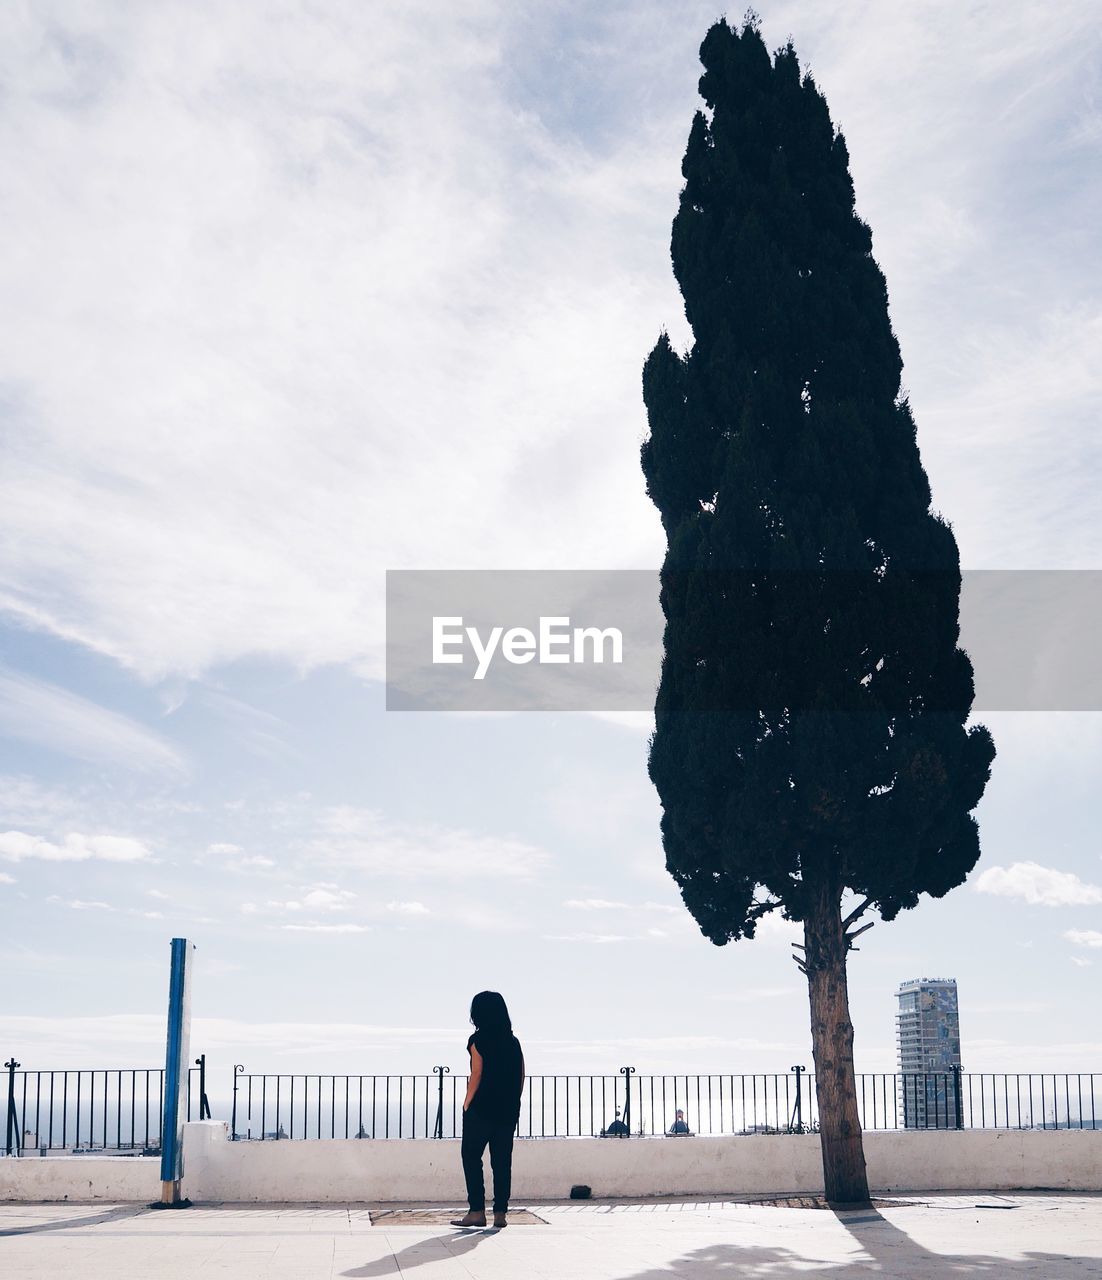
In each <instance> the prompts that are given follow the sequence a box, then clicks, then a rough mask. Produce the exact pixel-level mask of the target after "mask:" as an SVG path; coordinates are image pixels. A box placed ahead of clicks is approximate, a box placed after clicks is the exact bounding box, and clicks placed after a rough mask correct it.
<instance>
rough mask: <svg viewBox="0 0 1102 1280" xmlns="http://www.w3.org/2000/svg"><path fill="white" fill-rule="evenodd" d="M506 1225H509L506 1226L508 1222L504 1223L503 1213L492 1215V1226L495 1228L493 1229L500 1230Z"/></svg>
mask: <svg viewBox="0 0 1102 1280" xmlns="http://www.w3.org/2000/svg"><path fill="white" fill-rule="evenodd" d="M508 1225H509V1224H508V1222H506V1221H505V1215H504V1214H503V1213H495V1214H494V1226H495V1228H497V1229H498V1230H500V1229H501V1228H502V1227H507V1226H508Z"/></svg>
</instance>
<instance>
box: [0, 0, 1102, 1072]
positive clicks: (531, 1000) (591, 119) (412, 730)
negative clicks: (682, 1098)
mask: <svg viewBox="0 0 1102 1280" xmlns="http://www.w3.org/2000/svg"><path fill="white" fill-rule="evenodd" d="M1093 9H1094V6H1092V5H1091V4H1089V3H1087V2H1086V0H1058V2H1057V3H1053V4H1049V5H1046V6H1044V7H1043V9H1042V8H1040V7H1038V6H1034V5H1027V4H1024V3H1010V4H1005V3H1004V4H994V3H991V4H988V3H969V4H961V3H957V2H953V3H948V2H945V0H931V2H929V3H924V4H922V5H911V6H894V5H893V6H888V5H880V4H873V3H848V2H840V0H836V2H835V3H824V2H823V0H804V2H803V3H800V4H794V3H793V4H788V3H762V4H761V5H760V16H761V24H762V31H763V34H764V36H765V39H766V41H767V43H768V44H769V45H770V47H775V46H777V45H779V44H781V43H783V42H784V41H785V40H786V39H787V38H788V37H789V36H791V37H792V39H793V41H794V43H795V46H796V49H797V51H798V53H799V55H800V58H801V61H802V65H803V66H804V67H809V68H810V69H811V70H812V72H813V74H814V75H815V78H816V80H817V82H818V84H819V85H820V87H821V89H822V90H823V92H824V93H825V95H826V97H827V100H828V103H829V104H830V108H831V111H832V115H833V118H834V121H835V123H836V124H837V125H838V126H839V127H840V128H841V129H842V130H843V132H844V133H845V136H846V140H847V145H848V147H849V151H850V154H851V157H852V172H853V176H854V182H855V186H856V191H857V203H858V210H859V212H860V213H861V215H862V216H863V217H864V218H865V219H866V221H868V222H869V223H870V225H871V227H872V230H873V238H874V252H875V255H876V257H877V260H878V262H879V263H880V266H881V268H882V269H883V271H884V273H885V276H886V278H887V282H888V288H889V294H890V300H891V315H892V322H893V325H894V327H895V330H896V333H897V335H898V337H899V340H900V344H901V347H902V352H903V357H904V361H905V371H904V384H905V387H906V389H907V392H908V394H909V396H910V400H911V404H912V407H913V410H914V413H915V417H916V420H917V423H918V430H919V443H920V447H921V449H922V455H923V460H924V463H925V466H926V469H927V471H928V473H929V475H930V479H931V484H932V487H933V492H934V502H935V506H936V507H937V509H938V510H940V511H941V512H943V513H944V514H945V516H946V517H947V518H948V519H949V520H950V521H951V522H952V525H953V527H954V530H955V532H956V536H957V539H958V542H959V544H960V549H961V559H962V564H963V565H964V567H965V568H967V569H1040V568H1075V569H1093V568H1098V567H1100V561H1102V511H1100V496H1099V495H1100V494H1102V485H1100V483H1099V480H1100V474H1099V473H1100V470H1102V445H1100V439H1099V435H1098V430H1097V405H1098V402H1099V393H1100V391H1102V366H1100V365H1099V362H1098V358H1097V353H1098V350H1099V347H1100V343H1102V280H1100V274H1102V267H1100V265H1099V264H1100V263H1102V255H1100V254H1099V253H1098V249H1099V245H1098V230H1097V223H1098V220H1097V209H1098V208H1099V207H1100V204H1102V201H1100V196H1102V166H1100V164H1099V148H1100V145H1102V101H1100V97H1099V70H1100V66H1102V34H1100V31H1099V27H1098V24H1097V21H1096V14H1095V13H1094V12H1093ZM716 16H717V12H716V10H715V8H714V6H713V5H705V4H697V3H692V2H688V0H686V2H685V3H678V4H670V3H658V2H654V3H647V2H645V0H644V2H641V3H632V4H630V5H628V4H617V3H610V4H605V5H600V6H592V5H582V4H580V3H578V4H565V3H563V4H557V3H544V2H542V0H541V2H540V3H521V4H513V3H510V4H505V3H501V4H495V3H481V2H479V0H473V2H471V3H465V4H463V5H460V6H457V5H445V4H443V3H441V2H440V0H433V2H430V3H402V4H395V3H373V4H371V5H363V4H360V3H340V2H339V0H321V2H320V3H316V4H310V5H307V4H301V3H300V4H293V3H274V4H263V5H262V4H259V3H245V2H243V3H240V4H235V5H231V6H226V5H214V4H205V3H202V2H198V3H197V2H194V0H189V2H188V3H177V2H175V0H163V2H161V3H158V4H157V5H145V6H136V5H130V4H123V3H116V4H108V3H94V2H92V0H88V2H87V3H77V4H73V3H49V2H48V0H47V2H44V3H39V4H35V5H33V6H32V5H25V4H13V5H8V6H5V7H4V8H3V10H2V11H0V36H2V38H0V61H2V63H3V66H2V75H3V82H4V84H5V92H4V95H3V97H2V98H0V141H2V145H3V152H4V155H5V157H6V163H5V165H4V167H3V172H2V174H0V233H2V243H3V244H4V246H5V247H4V252H3V254H2V255H0V281H2V286H3V290H4V294H5V297H6V299H7V304H8V305H7V306H6V307H4V308H3V311H2V314H0V326H2V330H3V332H2V341H0V353H2V354H0V433H2V441H0V451H2V452H0V459H2V461H0V733H2V735H3V746H2V758H0V910H2V912H3V921H4V923H3V927H2V929H0V1049H2V1050H3V1052H4V1054H5V1056H6V1055H7V1054H8V1053H15V1054H16V1055H17V1057H18V1058H19V1060H20V1061H21V1062H23V1063H24V1065H27V1066H32V1067H35V1068H38V1067H42V1068H50V1067H61V1066H73V1065H78V1064H79V1065H83V1066H133V1065H157V1064H158V1062H159V1060H160V1059H161V1057H162V1055H163V1037H164V1007H165V1000H166V991H167V973H168V942H169V939H170V938H171V937H173V936H187V937H188V938H190V939H192V940H193V941H194V942H195V943H196V947H197V951H196V963H197V968H196V977H195V988H194V996H193V1000H194V1004H193V1012H194V1019H195V1021H194V1029H193V1047H194V1048H195V1049H196V1051H199V1050H205V1051H206V1052H207V1054H208V1058H209V1059H210V1061H211V1064H212V1070H213V1071H214V1072H215V1073H216V1074H217V1073H220V1074H218V1078H219V1079H220V1078H221V1077H222V1076H225V1077H226V1078H227V1079H228V1073H229V1071H230V1067H231V1064H232V1063H233V1062H234V1061H239V1062H243V1063H245V1064H246V1065H247V1066H248V1067H249V1069H250V1070H253V1071H264V1070H270V1071H275V1070H280V1071H290V1070H305V1069H309V1070H311V1071H342V1072H344V1071H353V1072H359V1071H364V1072H386V1071H392V1072H397V1071H415V1072H428V1071H430V1070H431V1067H432V1065H434V1064H436V1063H447V1064H450V1065H451V1067H452V1070H453V1071H456V1070H460V1069H462V1067H463V1065H464V1061H465V1054H464V1052H463V1046H464V1044H465V1038H466V1031H467V1028H466V1008H467V1005H468V1003H469V1000H470V996H471V995H472V994H473V993H474V992H475V991H476V990H479V989H481V988H483V987H490V988H494V989H499V990H501V991H502V992H503V993H504V994H505V996H506V998H507V1000H508V1001H509V1003H510V1007H511V1008H512V1011H513V1017H514V1023H515V1025H516V1027H517V1030H518V1033H519V1034H520V1035H521V1037H522V1039H523V1041H524V1043H525V1045H526V1051H527V1058H528V1062H529V1070H530V1071H532V1072H534V1073H539V1072H541V1071H542V1072H547V1073H551V1072H556V1071H558V1072H566V1071H569V1072H572V1073H579V1072H581V1073H588V1072H604V1071H615V1070H616V1068H618V1067H619V1066H620V1065H625V1064H631V1065H634V1066H635V1067H636V1068H637V1070H638V1071H639V1072H640V1073H645V1072H647V1071H652V1070H653V1071H687V1072H698V1071H700V1072H706V1071H724V1072H751V1071H781V1072H785V1071H787V1070H788V1068H789V1066H790V1065H791V1064H792V1063H795V1062H800V1061H803V1062H805V1063H807V1064H808V1065H810V1044H809V1034H808V1016H807V1005H806V993H805V991H804V990H803V989H802V987H801V979H800V975H799V973H798V971H797V969H796V967H795V965H794V964H793V962H792V958H791V947H790V944H791V942H792V941H794V940H796V939H797V938H798V933H797V931H796V929H795V928H794V926H792V925H790V924H788V923H786V922H784V921H783V920H780V919H778V918H770V919H769V920H768V921H767V922H766V924H765V926H764V927H763V928H762V929H761V931H760V934H759V937H758V938H757V939H755V940H754V941H753V942H749V943H747V942H743V943H739V944H735V945H730V946H728V947H726V948H722V949H717V948H715V947H713V946H712V945H711V944H710V943H708V942H706V941H705V940H704V939H703V938H702V937H701V936H700V935H699V932H698V931H697V929H696V927H695V925H694V924H693V922H692V920H691V918H690V917H689V916H688V915H687V913H686V912H685V911H684V909H683V907H682V906H681V904H680V900H679V897H678V894H677V892H676V889H675V887H674V885H673V883H672V881H671V880H670V878H669V877H668V875H667V874H666V872H665V870H664V867H663V856H662V851H661V844H660V839H659V833H658V819H659V808H658V803H657V799H656V797H655V794H654V792H653V789H652V787H651V786H650V783H649V781H648V779H647V775H646V750H647V733H648V720H647V717H646V716H639V715H620V716H616V715H604V716H597V715H589V714H584V713H576V714H565V713H564V714H552V713H529V714H524V713H517V714H512V715H466V714H460V713H452V714H448V713H439V714H432V713H418V714H402V713H395V712H387V711H386V709H385V699H384V690H383V685H382V678H383V674H384V644H383V642H384V608H383V606H384V577H385V573H386V571H387V570H393V569H412V568H422V569H457V568H464V569H465V568H480V569H484V568H510V569H546V568H559V569H622V568H634V569H650V568H653V567H655V566H657V565H658V563H659V562H660V560H661V556H662V552H663V539H662V534H661V528H660V525H659V522H658V518H657V513H656V512H655V510H654V508H653V507H652V506H651V504H650V503H649V501H648V500H647V498H646V496H645V493H644V486H643V481H642V477H641V474H640V471H639V466H638V447H639V444H640V442H641V440H642V438H643V435H644V432H645V415H644V411H643V406H642V401H641V395H640V372H641V366H642V362H643V359H644V358H645V356H646V354H647V352H648V351H649V350H650V348H651V346H652V345H653V343H654V341H655V339H656V338H657V336H658V334H659V333H660V332H661V331H662V330H663V329H665V330H666V331H668V332H669V334H670V335H671V338H672V339H673V341H674V342H675V343H676V344H678V345H679V346H680V347H681V348H683V349H684V348H685V347H686V346H687V345H688V344H689V343H690V342H691V333H690V332H689V330H688V327H687V325H686V323H685V320H684V317H683V313H682V310H681V303H680V298H679V295H678V292H677V288H676V283H675V281H674V280H673V276H672V272H671V269H670V264H669V230H670V221H671V219H672V217H673V214H674V212H675V210H676V206H677V197H678V192H679V188H680V183H681V178H680V160H681V155H682V152H683V150H684V145H685V140H686V137H687V133H688V128H689V124H690V121H691V119H692V114H693V112H694V110H695V109H696V106H697V103H698V98H697V94H696V81H697V79H698V76H699V71H700V69H699V65H698V59H697V49H698V47H699V43H700V40H701V39H702V38H703V35H704V33H705V31H706V30H707V28H708V26H709V24H710V23H711V22H712V21H713V20H714V19H715V17H716ZM736 16H737V15H734V14H733V15H732V18H734V17H736ZM984 720H985V722H986V723H987V724H988V725H989V726H990V727H991V729H992V732H993V733H994V736H995V740H996V744H997V746H998V750H999V755H998V758H997V760H996V762H995V766H994V774H993V778H992V781H991V783H990V785H989V786H988V789H987V794H986V796H985V798H984V800H983V802H982V804H981V806H980V809H979V811H978V817H979V820H980V823H981V838H982V845H983V854H982V858H981V861H980V863H979V865H978V867H977V868H976V871H975V872H974V873H973V875H972V876H971V877H970V879H969V881H968V883H967V884H965V885H964V886H962V887H961V888H959V889H958V890H956V891H954V892H953V893H952V894H950V895H949V896H948V897H947V898H945V899H943V900H940V901H936V902H935V901H931V900H929V899H924V900H923V902H922V903H921V904H920V906H919V907H918V908H917V909H916V910H914V911H911V912H907V913H905V914H904V915H903V916H902V917H900V918H899V919H898V920H897V921H895V922H894V923H892V924H883V923H881V924H878V925H877V926H876V928H874V929H873V930H871V931H870V932H869V933H867V934H865V935H864V936H863V938H862V940H861V943H860V950H859V952H857V953H856V954H854V955H853V956H852V958H851V964H850V990H851V1000H852V1005H853V1012H854V1020H855V1024H856V1059H857V1065H858V1069H859V1070H870V1071H871V1070H877V1071H882V1070H891V1069H892V1067H893V1065H894V1052H895V1050H894V1023H893V1014H894V1000H893V991H894V989H895V987H896V985H897V984H898V983H899V982H901V981H904V980H907V979H911V978H914V977H918V976H931V977H933V976H938V977H955V978H957V979H958V982H959V983H960V1001H961V1030H962V1041H963V1054H964V1063H965V1067H966V1068H968V1069H972V1070H984V1071H990V1070H1012V1071H1028V1070H1031V1069H1032V1070H1042V1069H1046V1070H1054V1069H1055V1070H1060V1071H1065V1070H1070V1071H1082V1070H1090V1069H1092V1068H1093V1069H1095V1070H1102V1039H1100V1038H1099V1036H1098V1032H1097V1030H1096V1029H1095V1028H1094V1027H1092V1026H1091V1024H1090V1023H1089V1022H1088V1021H1086V1020H1085V1019H1084V1017H1083V1010H1084V1008H1086V1007H1090V1006H1091V1005H1092V1004H1094V1003H1096V1002H1097V992H1098V977H1099V973H1100V972H1102V888H1100V887H1099V886H1100V885H1102V844H1100V841H1099V837H1098V830H1099V822H1098V817H1099V800H1098V796H1097V782H1096V779H1097V774H1098V770H1099V764H1100V763H1102V717H1100V716H1099V715H1098V714H1094V713H1087V712H1081V713H1060V714H1056V713H1006V712H1001V713H998V714H992V715H986V716H985V717H984Z"/></svg>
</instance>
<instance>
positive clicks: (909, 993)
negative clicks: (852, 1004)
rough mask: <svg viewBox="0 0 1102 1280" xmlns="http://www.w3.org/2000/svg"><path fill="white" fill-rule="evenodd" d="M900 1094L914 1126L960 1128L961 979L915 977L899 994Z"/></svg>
mask: <svg viewBox="0 0 1102 1280" xmlns="http://www.w3.org/2000/svg"><path fill="white" fill-rule="evenodd" d="M896 1000H897V1001H898V1003H899V1008H898V1011H897V1013H896V1041H897V1043H898V1046H899V1095H900V1109H901V1112H902V1115H903V1124H904V1126H905V1127H906V1128H908V1129H959V1128H961V1127H962V1126H963V1115H962V1101H963V1100H962V1098H961V1095H960V1069H961V1061H960V1011H959V1006H958V1003H957V983H956V979H955V978H915V979H913V980H912V981H910V982H903V983H900V985H899V990H898V991H897V992H896Z"/></svg>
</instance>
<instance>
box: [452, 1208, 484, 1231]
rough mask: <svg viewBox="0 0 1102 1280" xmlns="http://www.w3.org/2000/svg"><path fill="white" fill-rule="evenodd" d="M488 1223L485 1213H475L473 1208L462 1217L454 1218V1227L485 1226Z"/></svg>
mask: <svg viewBox="0 0 1102 1280" xmlns="http://www.w3.org/2000/svg"><path fill="white" fill-rule="evenodd" d="M485 1225H486V1215H485V1213H475V1212H474V1210H473V1209H472V1210H471V1211H470V1212H469V1213H467V1214H465V1215H464V1216H463V1217H462V1218H453V1219H452V1226H453V1227H484V1226H485Z"/></svg>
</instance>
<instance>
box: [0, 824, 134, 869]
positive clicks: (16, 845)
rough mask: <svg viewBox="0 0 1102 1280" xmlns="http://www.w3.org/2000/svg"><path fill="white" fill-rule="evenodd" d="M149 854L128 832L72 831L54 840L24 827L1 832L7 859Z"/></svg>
mask: <svg viewBox="0 0 1102 1280" xmlns="http://www.w3.org/2000/svg"><path fill="white" fill-rule="evenodd" d="M149 856H150V854H149V849H148V848H147V847H146V845H144V844H143V843H142V842H141V841H140V840H134V839H131V838H130V837H129V836H85V835H81V834H80V833H79V832H75V831H74V832H70V833H69V834H68V835H67V836H66V837H65V838H64V839H63V840H62V842H61V843H60V844H55V843H53V842H52V841H50V840H44V839H42V837H41V836H32V835H27V834H26V832H23V831H5V832H3V833H2V834H0V858H6V859H7V860H8V861H9V862H23V861H26V860H29V859H37V860H38V861H41V862H88V861H90V860H92V859H96V860H98V861H100V862H141V861H143V860H145V859H146V858H148V857H149Z"/></svg>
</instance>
